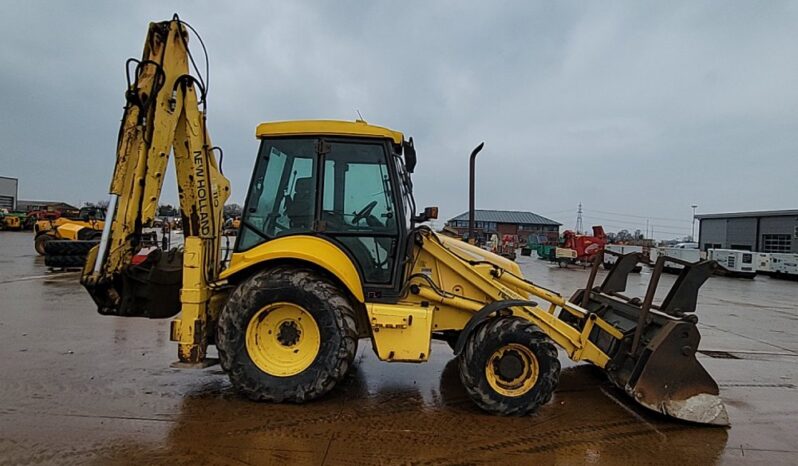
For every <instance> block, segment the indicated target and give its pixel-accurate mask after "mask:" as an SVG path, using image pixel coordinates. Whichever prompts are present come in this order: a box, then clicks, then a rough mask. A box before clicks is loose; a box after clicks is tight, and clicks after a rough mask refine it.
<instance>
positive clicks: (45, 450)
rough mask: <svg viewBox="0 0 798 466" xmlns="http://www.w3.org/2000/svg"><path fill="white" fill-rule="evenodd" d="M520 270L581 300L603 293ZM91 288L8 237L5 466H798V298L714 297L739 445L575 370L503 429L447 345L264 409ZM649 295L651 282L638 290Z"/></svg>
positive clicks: (794, 289) (736, 292) (724, 385)
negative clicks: (180, 359)
mask: <svg viewBox="0 0 798 466" xmlns="http://www.w3.org/2000/svg"><path fill="white" fill-rule="evenodd" d="M519 263H520V264H521V266H522V268H523V269H524V272H525V273H526V275H527V277H529V278H532V279H533V280H535V281H536V282H538V283H539V284H541V285H543V286H547V287H550V288H553V289H556V290H562V291H563V292H566V293H567V294H570V293H571V292H572V291H573V290H574V289H575V288H576V287H578V286H580V285H581V284H582V282H583V281H584V280H585V279H586V277H587V272H586V271H585V270H582V269H581V268H577V269H574V268H569V269H559V268H557V267H551V266H549V265H548V264H546V263H544V262H542V261H539V260H537V259H533V258H527V257H521V258H519ZM77 279H78V276H77V274H76V273H55V274H54V273H50V272H48V271H47V269H46V268H45V267H44V261H43V259H42V258H40V257H38V256H36V255H35V253H34V252H33V240H32V237H31V235H30V234H28V233H12V232H3V233H0V337H1V338H2V343H1V344H0V351H2V358H0V463H2V464H67V463H97V464H162V463H164V464H165V463H169V464H200V463H202V464H208V463H209V464H280V465H282V464H331V465H332V464H336V465H337V464H340V465H357V464H533V463H534V464H711V463H723V464H726V463H729V464H737V463H741V464H750V463H754V464H756V463H759V464H795V463H798V418H796V413H797V412H798V337H796V333H798V304H796V300H797V299H798V283H796V282H784V281H779V280H773V279H769V278H767V277H757V278H756V279H755V280H744V279H733V278H712V279H711V280H710V281H709V282H708V283H707V284H706V285H705V286H704V288H703V289H702V293H701V299H700V307H699V312H698V316H699V318H700V322H701V323H700V330H701V332H702V335H703V341H702V348H701V349H702V350H704V351H708V352H710V354H712V355H713V357H710V356H704V355H701V357H700V360H701V362H702V363H703V364H704V366H705V367H706V368H707V369H708V371H709V372H710V373H711V374H712V375H713V376H714V377H715V379H716V380H717V381H718V383H719V384H720V387H721V396H722V397H723V399H724V400H725V401H726V403H727V407H728V410H729V415H730V417H731V422H732V427H731V428H729V429H724V428H708V427H698V426H694V425H689V424H685V423H680V422H675V421H671V420H668V419H665V418H662V417H659V416H656V415H654V414H651V413H649V412H647V411H645V410H643V409H640V408H638V407H636V406H634V405H633V404H630V403H629V402H628V401H627V400H626V399H625V398H624V396H623V395H622V394H621V393H619V392H618V391H617V390H616V389H614V388H613V387H612V386H611V385H609V384H608V383H607V382H606V380H605V379H604V378H603V377H602V374H601V373H600V372H599V371H597V370H595V369H594V368H593V367H591V366H589V365H574V364H573V363H571V362H570V361H569V360H568V359H567V358H566V357H565V356H561V360H562V362H563V367H564V369H563V372H562V376H561V382H560V386H559V388H558V390H557V392H556V394H555V396H554V398H553V399H552V401H551V402H550V403H549V404H548V405H546V406H544V407H543V408H542V409H540V410H539V411H538V412H537V413H536V414H535V415H533V416H529V417H525V418H502V417H495V416H491V415H488V414H485V413H483V412H481V411H480V410H479V409H477V408H476V407H475V406H474V405H472V403H471V402H470V401H469V399H468V397H467V395H466V394H465V392H464V390H463V389H462V387H461V386H460V381H459V377H458V374H457V366H456V364H455V363H454V361H453V359H452V352H451V350H449V348H448V347H447V346H446V345H445V344H443V343H439V342H434V343H433V345H434V346H433V350H432V354H431V361H430V362H429V363H428V364H421V365H414V364H387V363H382V362H380V361H378V360H377V359H376V357H375V356H374V354H373V352H372V350H371V347H370V344H369V343H368V342H367V341H361V344H360V349H359V352H358V357H357V364H356V369H355V371H354V373H353V374H352V375H351V376H350V377H349V378H348V379H346V380H345V381H344V382H343V383H342V384H340V385H339V387H337V388H336V389H335V390H334V391H333V392H332V394H331V395H330V396H327V397H325V398H324V399H322V400H318V401H315V402H312V403H308V404H305V405H274V404H259V403H253V402H250V401H247V400H245V399H242V398H241V397H239V396H238V395H237V394H236V393H235V392H234V391H233V390H232V388H231V386H230V384H229V382H228V380H227V377H226V376H225V375H224V374H223V373H222V372H221V370H220V368H219V366H214V367H210V368H207V369H204V370H182V369H173V368H170V366H169V364H170V363H171V362H173V361H174V360H175V359H176V346H175V345H174V344H173V343H172V342H170V341H169V322H168V320H162V321H154V320H142V319H122V318H113V317H103V316H100V315H99V314H97V313H96V312H95V310H94V306H93V305H92V302H91V300H90V298H89V297H88V295H87V294H86V293H85V292H84V291H83V289H82V288H81V287H80V285H79V284H78V283H77ZM672 280H673V278H672V277H670V276H666V277H665V278H664V279H663V283H662V286H663V287H664V286H667V285H668V284H670V283H672ZM646 281H647V273H646V272H645V271H644V273H643V274H641V275H640V276H639V277H638V276H635V277H633V278H632V279H631V282H633V283H632V285H633V286H632V288H633V289H632V290H630V292H631V293H633V292H635V291H636V292H637V295H640V294H642V287H643V286H644V283H645V282H646ZM634 288H636V289H634ZM713 351H714V353H713Z"/></svg>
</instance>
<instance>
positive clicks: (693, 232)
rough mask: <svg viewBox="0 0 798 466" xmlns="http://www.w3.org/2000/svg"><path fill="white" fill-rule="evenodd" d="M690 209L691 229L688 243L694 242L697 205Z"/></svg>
mask: <svg viewBox="0 0 798 466" xmlns="http://www.w3.org/2000/svg"><path fill="white" fill-rule="evenodd" d="M690 207H692V208H693V228H692V229H691V230H690V241H693V242H695V209H696V208H697V207H698V206H697V205H695V204H693V205H691V206H690Z"/></svg>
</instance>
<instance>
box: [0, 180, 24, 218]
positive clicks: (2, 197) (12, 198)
mask: <svg viewBox="0 0 798 466" xmlns="http://www.w3.org/2000/svg"><path fill="white" fill-rule="evenodd" d="M18 185H19V181H18V180H17V179H16V178H9V177H7V176H0V209H8V210H17V195H18V193H19V186H18Z"/></svg>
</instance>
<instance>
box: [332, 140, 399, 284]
mask: <svg viewBox="0 0 798 466" xmlns="http://www.w3.org/2000/svg"><path fill="white" fill-rule="evenodd" d="M396 217H397V215H396V207H395V205H394V197H393V194H392V190H391V181H390V176H389V171H388V163H387V159H386V153H385V146H384V145H382V144H374V143H354V142H332V143H330V149H329V152H328V153H327V154H326V155H325V158H324V191H323V196H322V214H321V220H322V223H321V228H320V229H321V231H323V232H324V233H325V234H327V235H329V236H331V237H333V238H334V239H335V240H337V241H338V242H339V243H341V244H342V245H343V246H344V247H345V248H346V249H348V250H349V252H350V253H351V254H352V255H353V256H354V257H355V259H356V261H357V263H358V264H359V265H360V268H361V270H362V272H363V275H364V279H365V281H366V282H369V283H388V282H390V280H391V272H392V270H393V265H394V256H395V254H394V252H395V251H394V248H395V247H396V242H397V240H396V236H397V234H398V228H397V218H396Z"/></svg>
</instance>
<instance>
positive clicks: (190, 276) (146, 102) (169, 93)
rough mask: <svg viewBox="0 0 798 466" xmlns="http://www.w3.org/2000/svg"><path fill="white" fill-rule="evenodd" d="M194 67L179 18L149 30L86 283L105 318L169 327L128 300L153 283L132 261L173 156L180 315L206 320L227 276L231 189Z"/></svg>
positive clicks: (131, 87) (130, 85) (129, 97)
mask: <svg viewBox="0 0 798 466" xmlns="http://www.w3.org/2000/svg"><path fill="white" fill-rule="evenodd" d="M189 60H192V58H191V55H190V53H189V51H188V32H187V30H186V25H185V23H183V22H181V21H180V19H179V18H178V17H177V15H175V17H174V18H173V19H172V20H171V21H164V22H158V23H150V27H149V31H148V34H147V39H146V41H145V44H144V53H143V55H142V58H141V60H135V59H130V60H128V62H127V65H128V89H127V91H126V93H125V98H126V105H125V109H124V114H123V117H122V123H121V128H120V131H119V141H118V146H117V155H116V165H115V167H114V174H113V179H112V181H111V188H110V195H111V196H110V201H109V207H108V221H106V223H105V228H104V230H103V235H102V239H101V241H100V244H99V246H98V247H97V248H96V249H95V250H93V251H92V253H91V254H90V255H89V257H88V260H87V263H86V266H85V268H84V271H83V276H82V279H81V282H82V283H83V284H84V285H85V286H86V288H87V289H88V290H89V292H90V294H91V295H92V298H94V300H95V302H96V303H97V304H98V307H99V312H100V313H102V314H112V315H125V316H148V317H166V316H165V315H160V314H159V313H153V312H150V311H147V310H141V311H139V310H136V309H130V307H131V306H130V303H131V302H133V301H134V300H130V299H128V298H129V297H130V296H132V295H136V294H140V293H141V288H144V287H145V286H146V285H147V283H146V281H147V280H148V279H149V278H145V279H143V280H142V279H141V277H138V279H137V280H138V281H136V280H130V279H129V278H130V276H131V270H132V269H133V268H135V267H137V266H133V265H131V264H132V258H133V256H134V255H135V254H136V253H137V252H138V251H139V250H140V249H141V233H142V227H143V226H144V225H147V224H149V223H150V222H151V221H152V220H153V219H154V218H155V215H156V213H157V209H158V201H159V198H160V194H161V188H162V186H163V178H164V173H165V171H166V166H167V163H168V159H169V154H170V153H173V154H174V158H175V172H176V174H177V183H178V191H179V195H180V209H181V215H182V220H183V232H184V237H185V254H184V263H183V264H182V269H183V270H182V289H181V290H180V295H179V296H180V308H181V309H182V310H183V312H184V316H185V314H186V313H187V312H186V311H187V309H186V307H187V305H199V308H198V309H196V310H195V312H196V313H197V316H195V317H196V319H200V320H203V321H204V320H205V319H204V316H203V315H202V314H203V313H204V311H203V308H204V306H206V303H207V301H208V299H209V295H210V293H209V290H208V283H209V282H211V281H213V280H215V279H216V278H217V276H218V274H219V272H220V258H219V256H220V245H221V241H220V237H221V228H222V221H223V217H222V215H223V207H224V203H225V201H226V200H227V198H228V197H229V195H230V184H229V181H228V180H227V179H226V178H225V177H224V176H223V175H222V174H221V172H220V171H219V168H218V165H217V162H216V159H215V157H214V155H213V147H212V145H211V140H210V136H209V135H208V130H207V128H206V119H205V89H204V83H203V82H202V81H201V80H197V79H196V78H194V77H193V76H191V75H190V74H189ZM134 64H135V69H134V70H131V68H133V65H134ZM131 71H132V73H133V80H132V82H131V77H130V73H131ZM198 93H199V94H198ZM200 104H202V109H200ZM150 275H152V274H150ZM147 277H150V276H147ZM175 293H176V292H175ZM126 307H127V309H126ZM172 315H174V313H172ZM181 359H183V358H182V357H181Z"/></svg>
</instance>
